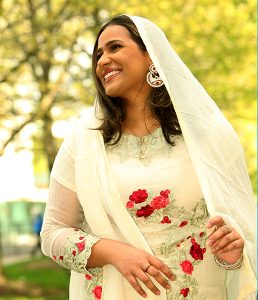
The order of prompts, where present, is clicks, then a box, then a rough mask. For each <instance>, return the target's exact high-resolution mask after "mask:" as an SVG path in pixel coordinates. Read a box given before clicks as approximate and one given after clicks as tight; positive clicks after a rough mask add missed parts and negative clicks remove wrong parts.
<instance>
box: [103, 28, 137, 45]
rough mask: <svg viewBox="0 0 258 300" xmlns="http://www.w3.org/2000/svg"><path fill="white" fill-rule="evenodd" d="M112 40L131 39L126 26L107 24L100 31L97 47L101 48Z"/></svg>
mask: <svg viewBox="0 0 258 300" xmlns="http://www.w3.org/2000/svg"><path fill="white" fill-rule="evenodd" d="M112 40H120V41H124V42H126V41H132V38H131V36H130V33H129V31H128V30H127V28H125V27H124V26H121V25H109V26H108V27H107V28H105V30H104V31H103V32H102V33H101V35H100V36H99V39H98V48H103V47H104V46H105V44H106V43H108V42H110V41H112Z"/></svg>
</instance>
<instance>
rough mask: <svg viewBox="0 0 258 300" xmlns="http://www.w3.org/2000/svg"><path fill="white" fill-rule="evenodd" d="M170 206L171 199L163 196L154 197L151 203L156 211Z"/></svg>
mask: <svg viewBox="0 0 258 300" xmlns="http://www.w3.org/2000/svg"><path fill="white" fill-rule="evenodd" d="M168 204H169V199H168V198H165V197H163V196H157V197H154V198H153V199H152V201H151V204H150V205H151V206H152V207H153V208H154V209H160V208H165V207H166V206H167V205H168Z"/></svg>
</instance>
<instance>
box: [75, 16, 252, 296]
mask: <svg viewBox="0 0 258 300" xmlns="http://www.w3.org/2000/svg"><path fill="white" fill-rule="evenodd" d="M130 18H131V19H132V21H133V22H134V23H135V25H136V27H137V29H138V31H139V33H140V36H141V38H142V40H143V42H144V44H145V46H146V48H147V51H148V53H149V55H150V57H151V59H152V61H153V63H154V65H155V66H156V68H157V71H158V72H159V74H160V76H161V78H162V80H163V81H164V83H165V86H166V88H167V90H168V92H169V95H170V97H171V100H172V103H173V105H174V108H175V111H176V114H177V117H178V120H179V123H180V126H181V129H182V132H183V136H184V139H185V142H186V145H187V147H188V150H189V153H190V156H191V159H192V162H193V165H194V168H195V171H196V174H197V176H198V179H199V182H200V185H201V189H202V191H203V194H204V197H205V199H206V203H207V207H208V210H209V213H210V215H211V216H215V215H220V216H222V217H223V218H224V220H225V222H226V223H228V224H230V225H232V226H233V227H235V228H236V229H237V230H238V231H239V232H240V233H241V234H242V236H243V237H244V239H245V251H244V262H243V267H242V269H241V271H233V272H232V273H231V276H230V278H227V285H228V294H229V295H230V296H229V298H228V299H230V300H233V299H247V295H249V294H250V293H251V292H252V291H253V290H254V272H255V269H256V239H255V231H256V206H255V201H254V198H253V192H252V188H251V185H250V180H249V177H248V174H247V169H246V163H245V158H244V153H243V150H242V147H241V145H240V143H239V140H238V137H237V135H236V133H235V132H234V130H233V128H232V126H231V125H230V124H229V122H228V121H227V120H226V119H225V117H224V116H223V114H222V113H221V111H220V110H219V109H218V107H217V106H216V104H215V103H214V101H213V100H212V99H211V98H210V97H209V95H208V94H207V93H206V91H205V90H204V89H203V87H202V86H201V85H200V83H199V82H198V81H197V80H196V79H195V77H194V76H193V75H192V73H191V72H190V71H189V70H188V68H187V67H186V66H185V65H184V63H183V62H182V61H181V59H180V58H179V57H178V56H177V54H176V53H175V51H174V50H173V49H172V48H171V46H170V44H169V42H168V40H167V38H166V37H165V35H164V33H163V32H162V31H161V30H160V29H159V28H158V27H157V26H156V25H155V24H153V23H152V22H150V21H148V20H146V19H144V18H141V17H135V16H133V17H130ZM89 120H90V118H89V117H88V123H87V124H88V125H87V126H89V127H91V126H92V124H94V122H95V124H96V119H94V118H93V119H92V120H91V121H89ZM94 120H95V121H94ZM92 122H93V123H92ZM78 135H79V136H78V139H77V140H78V143H77V149H81V150H78V151H81V152H80V153H78V154H77V157H78V158H77V162H76V168H77V170H76V174H77V175H76V176H77V177H76V184H77V187H78V196H79V199H80V201H81V203H82V206H83V209H84V214H85V217H86V219H87V222H88V224H89V226H90V227H91V229H92V231H93V232H94V233H95V234H97V235H100V236H102V237H103V236H104V237H108V238H114V239H116V238H117V236H116V234H115V232H114V230H113V227H112V224H111V223H110V221H109V218H108V215H109V216H111V218H112V219H113V221H114V222H115V224H116V226H117V227H118V228H119V229H120V231H121V233H122V235H123V236H124V237H125V239H126V240H127V241H128V243H130V244H132V245H135V246H137V247H139V248H142V249H145V250H146V251H148V252H150V253H151V249H150V247H149V246H148V244H147V242H146V240H145V239H144V237H143V236H142V234H141V232H140V231H139V229H138V227H137V226H136V225H135V223H134V222H133V221H132V219H131V218H130V216H129V215H128V213H127V211H126V209H125V208H124V206H123V205H122V202H121V199H120V198H119V192H118V188H117V186H116V182H115V180H114V177H113V176H112V174H111V170H110V168H109V165H108V161H107V158H106V154H105V147H104V143H103V139H102V136H101V134H99V133H98V132H96V131H88V133H87V134H85V131H80V133H78ZM89 143H90V144H91V145H93V147H88V145H89ZM86 149H87V150H86ZM90 157H91V159H89V158H90ZM83 161H85V164H86V165H87V166H88V167H87V168H82V167H81V166H82V165H84V164H83ZM96 177H98V178H99V182H96ZM85 178H87V180H86V182H85ZM89 194H91V195H92V197H89ZM85 195H87V197H86V196H85ZM103 198H104V199H105V204H103ZM89 199H90V200H89ZM91 199H94V203H92V200H91ZM96 212H98V218H96ZM99 220H101V222H99ZM103 233H104V234H103ZM250 265H251V266H252V268H251V267H250ZM121 284H122V278H121V275H120V273H119V272H118V271H117V270H116V269H115V268H113V267H112V266H109V265H107V266H105V267H104V283H103V295H102V299H104V300H110V299H112V300H120V299H123V293H122V290H121ZM114 293H115V294H114ZM150 294H151V293H150ZM139 299H140V297H139ZM148 299H156V296H154V295H150V296H149V298H148ZM157 299H160V300H161V299H162V300H164V299H166V296H165V292H164V291H163V292H162V295H161V296H160V297H159V298H157ZM248 299H255V298H248Z"/></svg>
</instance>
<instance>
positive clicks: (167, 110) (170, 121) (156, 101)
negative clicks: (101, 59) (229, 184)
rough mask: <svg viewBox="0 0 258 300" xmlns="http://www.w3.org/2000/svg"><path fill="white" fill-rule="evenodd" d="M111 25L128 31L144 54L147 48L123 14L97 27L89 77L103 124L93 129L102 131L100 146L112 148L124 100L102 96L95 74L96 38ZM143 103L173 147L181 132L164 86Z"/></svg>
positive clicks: (116, 139)
mask: <svg viewBox="0 0 258 300" xmlns="http://www.w3.org/2000/svg"><path fill="white" fill-rule="evenodd" d="M111 25H120V26H124V27H125V28H126V29H127V30H128V31H129V34H130V36H131V38H132V40H133V41H134V42H135V43H136V44H137V45H138V46H139V48H140V49H141V50H142V51H143V52H145V51H147V49H146V47H145V45H144V43H143V41H142V39H141V36H140V34H139V32H138V30H137V28H136V26H135V24H134V23H133V21H132V20H131V19H130V18H129V17H128V16H126V15H119V16H116V17H114V18H112V19H111V20H110V21H108V22H107V23H105V24H104V25H103V26H102V27H101V29H100V31H99V33H98V35H97V38H96V42H95V45H94V49H93V56H92V75H93V81H94V84H95V86H96V89H97V98H98V102H99V106H100V108H101V110H102V112H103V120H102V121H103V123H102V125H101V126H100V127H99V128H97V129H99V130H101V131H102V134H103V138H104V143H106V144H107V143H109V144H112V145H115V144H116V143H118V142H119V140H120V138H121V135H122V125H123V122H124V120H125V116H126V110H125V104H124V101H122V99H120V98H118V97H109V96H107V95H106V93H105V90H104V88H103V85H102V84H101V81H100V80H99V78H98V77H97V74H96V67H97V63H98V61H97V50H98V40H99V36H100V35H101V33H102V32H103V31H104V30H105V29H106V28H107V27H108V26H111ZM147 102H148V104H149V105H150V108H151V111H152V113H153V115H154V117H155V118H156V119H157V120H158V121H159V123H160V125H161V128H162V132H163V135H164V137H165V140H166V141H167V143H169V144H170V145H172V146H174V144H175V142H174V139H173V137H174V136H175V135H180V134H182V132H181V128H180V125H179V123H178V119H177V116H176V113H175V110H174V107H173V104H172V102H171V100H170V97H169V94H168V92H167V89H166V87H165V85H163V86H162V87H159V88H152V90H151V92H150V95H149V98H148V99H147Z"/></svg>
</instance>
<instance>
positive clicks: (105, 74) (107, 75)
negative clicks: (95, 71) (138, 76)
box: [102, 69, 121, 82]
mask: <svg viewBox="0 0 258 300" xmlns="http://www.w3.org/2000/svg"><path fill="white" fill-rule="evenodd" d="M120 72H121V71H120V70H114V69H107V70H105V71H104V72H103V73H102V76H103V78H104V81H105V82H106V81H107V80H108V79H109V78H111V77H113V76H115V75H117V74H118V73H120Z"/></svg>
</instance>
